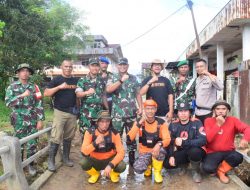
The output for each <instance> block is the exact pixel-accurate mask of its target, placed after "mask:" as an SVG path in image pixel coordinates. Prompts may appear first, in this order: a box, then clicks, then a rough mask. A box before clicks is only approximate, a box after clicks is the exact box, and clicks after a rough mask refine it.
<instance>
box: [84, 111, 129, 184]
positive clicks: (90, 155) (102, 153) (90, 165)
mask: <svg viewBox="0 0 250 190" xmlns="http://www.w3.org/2000/svg"><path fill="white" fill-rule="evenodd" d="M96 124H97V127H92V128H90V129H88V130H87V131H86V133H85V134H84V140H83V144H82V148H81V152H82V154H83V159H82V161H81V165H82V169H83V170H85V171H86V172H87V173H88V174H89V175H90V178H89V179H88V182H89V183H96V182H97V180H98V178H99V176H100V170H103V175H104V176H106V177H110V179H111V181H112V182H118V181H119V174H120V173H122V172H124V170H125V169H126V164H125V163H124V162H123V161H122V160H123V158H124V155H125V150H124V148H123V145H122V141H121V137H120V134H119V132H117V131H115V130H114V129H111V127H110V124H111V117H110V114H109V111H108V110H102V111H100V112H99V113H98V116H97V122H96Z"/></svg>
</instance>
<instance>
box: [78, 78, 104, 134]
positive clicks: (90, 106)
mask: <svg viewBox="0 0 250 190" xmlns="http://www.w3.org/2000/svg"><path fill="white" fill-rule="evenodd" d="M79 88H80V89H81V90H83V91H87V90H88V89H90V88H93V89H95V93H94V94H92V95H90V96H86V97H83V98H81V108H80V118H79V126H80V132H81V133H82V134H84V132H85V131H86V130H87V129H89V128H90V127H91V126H92V125H94V123H95V120H96V118H97V113H98V112H99V111H101V110H102V109H103V95H104V93H105V83H104V81H103V79H102V78H101V77H100V76H99V75H98V76H97V77H96V78H91V77H90V75H87V76H84V77H83V78H81V79H79V81H78V83H77V90H79Z"/></svg>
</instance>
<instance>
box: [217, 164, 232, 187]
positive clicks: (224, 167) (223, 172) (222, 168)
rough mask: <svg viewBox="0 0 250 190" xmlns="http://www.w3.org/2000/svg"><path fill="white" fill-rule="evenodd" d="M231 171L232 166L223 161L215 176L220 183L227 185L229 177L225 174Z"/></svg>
mask: <svg viewBox="0 0 250 190" xmlns="http://www.w3.org/2000/svg"><path fill="white" fill-rule="evenodd" d="M231 169H232V166H230V165H229V164H228V163H227V162H226V161H225V160H223V161H222V163H221V164H220V166H219V167H218V169H217V175H218V177H219V179H220V181H221V182H222V183H229V177H227V176H226V173H227V172H229V171H230V170H231Z"/></svg>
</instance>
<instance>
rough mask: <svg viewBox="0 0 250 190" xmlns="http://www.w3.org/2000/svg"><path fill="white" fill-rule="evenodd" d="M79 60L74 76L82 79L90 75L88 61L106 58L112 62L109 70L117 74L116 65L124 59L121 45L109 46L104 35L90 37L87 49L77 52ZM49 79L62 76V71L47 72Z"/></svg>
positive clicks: (74, 69)
mask: <svg viewBox="0 0 250 190" xmlns="http://www.w3.org/2000/svg"><path fill="white" fill-rule="evenodd" d="M76 55H77V60H76V61H74V65H73V73H72V74H73V76H75V77H81V76H83V75H86V74H88V72H89V70H88V67H87V65H88V60H89V58H95V57H99V56H106V57H108V59H109V60H110V64H109V67H108V70H109V71H111V72H116V70H117V69H116V66H115V65H116V64H117V63H118V60H119V58H121V57H123V53H122V49H121V46H120V44H108V41H107V40H106V38H105V37H104V36H102V35H89V36H87V37H86V47H85V48H83V49H79V50H78V51H77V52H76ZM45 74H46V76H47V77H50V78H53V77H54V76H57V75H61V69H60V68H59V67H54V68H51V69H47V70H45Z"/></svg>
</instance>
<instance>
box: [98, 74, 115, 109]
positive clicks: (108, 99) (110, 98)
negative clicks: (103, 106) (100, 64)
mask: <svg viewBox="0 0 250 190" xmlns="http://www.w3.org/2000/svg"><path fill="white" fill-rule="evenodd" d="M102 73H103V72H100V73H99V74H100V77H102ZM112 75H113V73H111V72H109V71H107V76H106V77H102V79H103V80H104V83H105V86H106V85H107V82H108V79H109V78H111V77H112ZM106 95H107V101H108V106H109V112H110V113H111V110H112V94H111V93H106Z"/></svg>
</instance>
